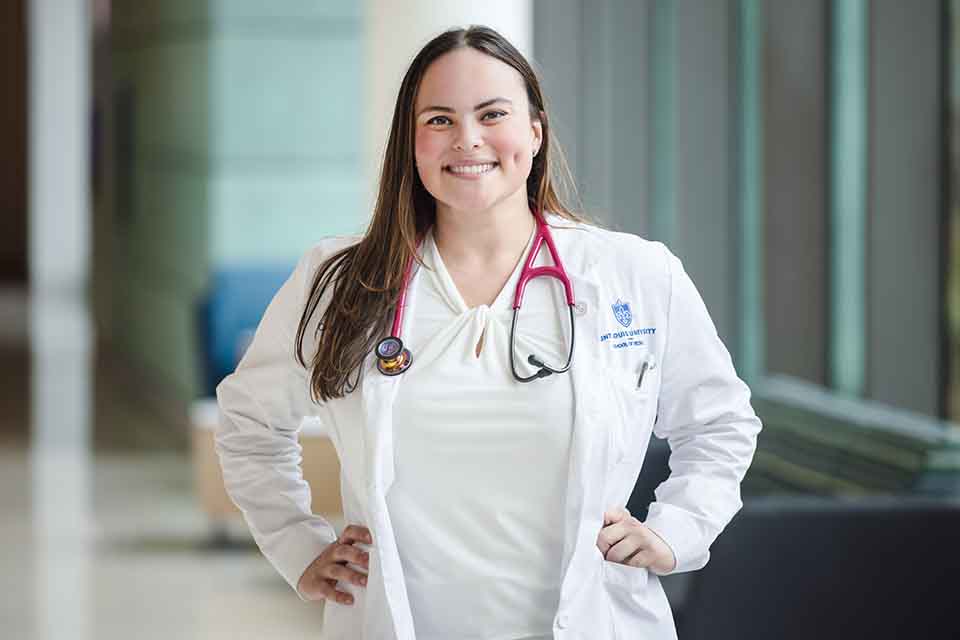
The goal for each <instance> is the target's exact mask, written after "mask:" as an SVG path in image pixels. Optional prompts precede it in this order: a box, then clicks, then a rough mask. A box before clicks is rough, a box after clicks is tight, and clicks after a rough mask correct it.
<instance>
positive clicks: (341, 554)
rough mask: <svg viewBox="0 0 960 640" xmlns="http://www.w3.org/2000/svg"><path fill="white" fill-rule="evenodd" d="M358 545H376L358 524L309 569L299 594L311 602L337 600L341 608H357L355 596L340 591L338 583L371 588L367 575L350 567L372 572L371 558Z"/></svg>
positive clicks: (298, 584)
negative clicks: (353, 565) (347, 581)
mask: <svg viewBox="0 0 960 640" xmlns="http://www.w3.org/2000/svg"><path fill="white" fill-rule="evenodd" d="M354 542H363V543H366V544H373V537H372V536H371V535H370V530H369V529H367V528H366V527H362V526H360V525H357V524H351V525H349V526H348V527H347V528H345V529H344V530H343V533H342V534H341V535H340V537H339V538H338V539H337V541H336V542H334V543H332V544H330V545H328V546H327V548H326V549H324V550H323V552H322V553H321V554H320V555H319V556H317V558H316V560H314V561H313V562H311V563H310V566H308V567H307V568H306V570H305V571H304V572H303V575H302V576H300V580H299V581H298V582H297V591H299V592H300V593H301V594H302V595H303V597H304V598H306V599H307V600H333V601H335V602H338V603H340V604H353V596H352V595H350V594H349V593H344V592H343V591H337V590H336V586H337V581H338V580H349V581H350V582H352V583H353V584H356V585H359V586H361V587H365V586H367V574H365V573H361V572H359V571H354V570H353V569H351V568H349V567H348V566H347V563H348V562H349V563H351V564H355V565H357V566H360V567H364V568H367V569H368V570H369V566H370V554H368V553H367V552H366V551H364V550H363V549H360V548H359V547H355V546H353V543H354Z"/></svg>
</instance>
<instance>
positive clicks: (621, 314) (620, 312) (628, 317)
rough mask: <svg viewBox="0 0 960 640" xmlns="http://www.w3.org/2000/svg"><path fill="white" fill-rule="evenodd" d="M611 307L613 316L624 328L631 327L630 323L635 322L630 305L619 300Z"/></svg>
mask: <svg viewBox="0 0 960 640" xmlns="http://www.w3.org/2000/svg"><path fill="white" fill-rule="evenodd" d="M610 306H611V308H612V309H613V316H614V317H615V318H616V319H617V322H619V323H620V324H622V325H623V326H624V327H629V326H630V323H631V322H633V314H632V313H630V303H629V302H623V301H621V300H620V298H617V301H616V302H614V303H613V304H612V305H610Z"/></svg>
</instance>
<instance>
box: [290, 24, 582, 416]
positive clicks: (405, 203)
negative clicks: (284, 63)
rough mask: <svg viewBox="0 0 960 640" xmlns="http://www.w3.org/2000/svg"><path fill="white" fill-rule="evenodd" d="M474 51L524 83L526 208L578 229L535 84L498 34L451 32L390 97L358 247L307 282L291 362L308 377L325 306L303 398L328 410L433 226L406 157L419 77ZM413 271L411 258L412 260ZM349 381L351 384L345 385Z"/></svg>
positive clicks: (426, 197)
mask: <svg viewBox="0 0 960 640" xmlns="http://www.w3.org/2000/svg"><path fill="white" fill-rule="evenodd" d="M463 47H472V48H473V49H476V50H477V51H480V52H481V53H485V54H487V55H489V56H492V57H494V58H496V59H497V60H500V61H501V62H504V63H506V64H508V65H510V66H511V67H513V68H514V69H516V70H517V71H518V72H519V73H520V75H521V76H522V77H523V80H524V83H525V85H526V89H527V98H528V101H529V103H530V118H531V120H539V121H540V123H541V125H542V127H543V136H542V138H543V140H542V144H541V147H540V150H539V152H538V153H537V155H536V156H534V158H533V166H532V167H531V169H530V175H529V177H528V178H527V195H528V199H529V205H530V208H531V209H532V210H535V211H549V212H552V213H555V214H557V215H560V216H562V217H564V218H567V219H569V220H574V221H577V222H586V218H585V217H584V216H583V215H582V214H580V213H575V212H574V211H573V210H572V209H571V208H570V207H569V206H568V205H567V204H566V203H565V201H564V199H563V197H561V194H560V193H558V189H559V190H560V191H561V192H563V191H565V192H567V193H569V194H571V195H572V196H573V197H576V187H575V185H574V182H573V179H572V177H571V175H570V170H569V168H568V166H567V163H566V160H565V158H564V156H563V152H562V151H561V150H560V148H559V145H558V144H557V142H556V140H554V139H553V137H552V134H551V129H550V125H549V120H548V118H547V112H546V106H545V101H544V97H543V93H542V91H541V90H540V82H539V80H538V79H537V75H536V74H535V73H534V71H533V69H532V68H531V66H530V64H529V63H528V62H527V60H526V59H525V58H524V57H523V55H522V54H521V53H520V52H519V51H517V49H516V48H515V47H514V46H513V45H512V44H510V42H509V41H507V39H506V38H504V37H503V36H501V35H500V34H499V33H497V32H496V31H494V30H493V29H490V28H489V27H485V26H477V25H475V26H471V27H469V28H467V29H451V30H449V31H446V32H444V33H442V34H440V35H439V36H437V37H436V38H434V39H433V40H431V41H430V42H428V43H427V44H426V45H425V46H424V47H423V49H421V50H420V52H419V53H418V54H417V56H416V57H415V58H414V59H413V62H412V63H411V64H410V68H409V69H407V73H406V75H404V77H403V83H402V84H401V85H400V91H399V93H398V94H397V103H396V106H395V107H394V110H393V122H392V124H391V125H390V136H389V138H388V140H387V149H386V152H385V154H384V158H383V165H382V168H381V171H380V184H379V189H378V193H377V201H376V205H375V207H374V211H373V217H372V218H371V219H370V224H369V226H368V227H367V230H366V233H365V234H364V236H363V238H362V239H361V240H360V242H359V243H357V244H353V245H351V246H348V247H346V248H344V249H341V250H339V251H337V252H336V253H334V254H333V255H332V256H331V257H330V258H328V259H327V260H325V261H324V262H323V264H322V265H321V266H320V268H319V269H318V270H317V273H316V276H315V277H314V279H313V284H312V286H311V290H310V295H309V297H308V300H307V305H306V308H305V309H304V312H303V316H302V317H301V319H300V325H299V327H298V329H297V338H296V346H297V349H296V356H297V361H298V362H299V363H300V364H301V365H303V366H304V367H307V361H306V360H307V358H305V356H304V353H303V347H304V340H305V338H306V334H307V331H308V326H310V325H311V322H310V321H311V318H312V317H313V315H314V314H315V313H316V312H317V309H318V308H319V306H320V301H321V299H323V298H324V296H326V295H327V294H328V289H330V288H331V287H332V294H331V295H329V304H327V306H326V308H325V309H324V311H323V314H322V316H321V318H320V321H319V323H317V324H316V328H315V330H314V331H313V336H312V337H313V338H318V336H319V338H318V340H317V343H316V350H315V351H314V352H313V355H312V357H311V358H310V363H309V368H310V371H311V375H310V390H311V394H312V396H313V397H314V399H319V400H320V401H326V400H329V399H331V398H339V397H343V396H344V395H346V394H347V393H350V392H351V391H353V390H354V389H355V388H356V387H357V384H358V383H359V380H360V376H361V374H362V372H363V361H364V358H365V357H366V355H367V354H368V353H370V352H371V351H372V350H373V348H374V346H375V345H376V343H377V341H379V340H380V338H381V337H382V336H384V335H386V332H387V331H389V328H390V323H391V322H392V319H393V318H392V315H393V314H392V313H391V312H392V310H393V307H394V304H395V303H396V300H397V298H398V297H399V294H400V287H401V285H402V281H403V275H404V270H405V267H406V265H407V262H408V261H409V260H410V257H411V256H416V246H417V239H418V238H419V237H420V236H421V235H422V234H423V233H424V232H425V231H426V230H427V229H428V228H429V227H430V226H431V225H432V224H433V222H434V219H435V217H436V202H435V200H434V198H433V196H432V195H430V192H428V191H427V189H426V188H425V187H424V185H423V183H422V182H421V181H420V176H419V174H418V173H417V169H416V166H415V164H416V161H415V154H414V151H415V150H414V139H415V138H414V135H415V133H414V129H415V117H414V105H415V102H416V98H417V92H418V91H419V88H420V81H421V80H422V78H423V76H424V74H425V73H426V71H427V68H428V67H429V66H430V64H431V63H432V62H433V61H434V60H436V59H437V58H439V57H440V56H442V55H444V54H446V53H449V52H450V51H453V50H456V49H461V48H463ZM416 259H417V260H418V261H419V258H416ZM353 374H355V375H356V377H355V379H354V380H353V381H351V380H350V377H351V375H353Z"/></svg>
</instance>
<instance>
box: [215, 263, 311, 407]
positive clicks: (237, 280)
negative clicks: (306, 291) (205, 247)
mask: <svg viewBox="0 0 960 640" xmlns="http://www.w3.org/2000/svg"><path fill="white" fill-rule="evenodd" d="M293 269H294V264H292V263H291V264H289V265H279V266H278V265H267V266H264V265H257V266H249V267H235V268H228V269H220V270H218V271H216V272H214V274H213V276H212V277H211V279H210V286H209V289H208V293H207V295H206V296H204V298H203V299H202V300H201V301H200V304H199V309H198V325H199V326H198V335H199V350H200V358H201V363H200V370H201V372H202V380H203V386H202V395H204V396H212V395H214V392H215V390H216V388H217V385H218V384H220V381H221V380H223V379H224V378H225V377H226V376H227V375H229V374H230V373H232V372H233V370H234V369H236V367H237V363H239V362H240V358H241V357H243V352H244V351H245V350H246V348H247V345H249V344H250V340H251V338H252V337H253V333H254V331H255V330H256V328H257V325H258V324H259V323H260V319H261V318H262V317H263V312H264V311H266V309H267V305H268V304H270V301H271V300H272V299H273V296H274V295H275V294H276V293H277V291H278V290H279V289H280V287H281V286H282V285H283V283H284V282H285V281H286V280H287V278H288V277H289V276H290V274H291V273H292V272H293Z"/></svg>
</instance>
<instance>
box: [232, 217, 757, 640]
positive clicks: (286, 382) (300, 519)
mask: <svg viewBox="0 0 960 640" xmlns="http://www.w3.org/2000/svg"><path fill="white" fill-rule="evenodd" d="M547 220H548V222H549V223H550V225H551V227H552V233H553V236H554V240H555V242H556V245H557V250H558V253H559V254H560V256H561V260H562V261H563V263H564V266H565V268H566V271H567V274H568V276H569V277H570V280H571V282H572V285H573V290H574V296H575V299H576V301H577V302H578V309H577V313H576V323H577V325H576V341H575V345H576V347H575V353H574V357H573V365H572V366H571V368H570V372H569V373H568V374H565V375H570V376H571V382H572V385H573V393H574V398H575V401H574V424H573V436H572V441H571V445H570V447H571V448H570V463H569V464H570V466H569V479H568V484H567V494H566V499H565V501H564V502H563V504H564V505H565V507H564V508H565V522H566V530H565V532H564V537H565V543H564V550H563V557H562V563H563V568H564V570H563V576H564V577H563V581H562V585H561V589H560V600H559V606H558V609H557V611H556V614H555V616H554V627H553V631H554V637H555V638H557V639H564V640H606V639H609V640H614V639H615V638H616V639H626V638H630V639H634V638H649V639H656V640H661V639H667V638H676V631H675V627H674V622H673V616H672V614H671V611H670V606H669V603H668V602H667V599H666V596H665V594H664V591H663V588H662V586H661V585H660V581H659V578H658V576H657V575H656V574H654V573H653V572H652V571H649V570H647V569H643V568H636V567H630V566H627V565H623V564H619V563H614V562H610V561H607V560H605V559H604V557H603V555H602V553H601V552H600V550H599V549H598V548H597V544H596V543H597V535H598V534H599V532H600V529H601V528H602V526H603V514H604V511H605V510H608V509H612V508H616V507H622V506H624V505H625V504H626V502H627V499H628V498H629V496H630V494H631V491H632V490H633V487H634V484H635V482H636V479H637V475H638V473H639V471H640V467H641V465H642V463H643V459H644V456H645V454H646V450H647V445H648V442H649V439H650V434H651V431H653V433H655V434H656V435H657V436H659V437H662V438H666V439H667V440H668V442H669V445H670V449H671V455H670V469H671V474H670V477H669V478H668V479H667V480H666V481H665V482H663V483H662V484H661V485H660V486H659V487H658V488H657V490H656V500H655V501H654V502H653V503H652V504H651V505H650V509H649V514H648V517H647V519H646V521H645V522H646V524H647V526H648V527H650V528H651V529H652V530H653V531H655V532H656V533H657V534H659V535H660V536H661V537H662V538H663V539H664V540H665V541H666V542H667V544H668V545H669V546H670V547H671V549H672V550H673V552H674V554H675V556H676V559H677V566H676V568H675V569H674V572H683V571H693V570H696V569H700V568H701V567H703V566H704V565H706V563H707V560H708V559H709V557H710V552H709V547H710V545H711V544H712V543H713V541H714V539H715V538H716V537H717V535H718V534H719V533H720V532H721V531H722V530H723V528H724V527H725V526H726V525H727V523H728V522H729V521H730V519H731V518H732V517H733V516H734V514H735V513H736V512H737V511H738V510H739V509H740V507H741V506H742V503H741V499H740V482H741V481H742V479H743V476H744V474H745V473H746V470H747V468H748V466H749V465H750V462H751V460H752V458H753V454H754V451H755V448H756V439H757V434H758V433H759V431H760V422H759V420H758V419H757V417H756V415H755V414H754V412H753V409H752V408H751V405H750V391H749V389H748V388H747V386H746V385H745V384H744V383H743V382H742V381H741V380H740V379H739V378H738V377H737V375H736V372H735V371H734V368H733V366H732V363H731V360H730V356H729V354H728V352H727V350H726V348H725V347H724V345H723V344H722V342H721V341H720V339H719V337H718V336H717V332H716V329H715V328H714V325H713V323H712V321H711V320H710V317H709V315H708V313H707V310H706V308H705V306H704V304H703V301H702V300H701V298H700V295H699V294H698V293H697V290H696V288H695V287H694V285H693V283H692V282H691V280H690V278H689V277H688V276H687V274H686V273H685V272H684V270H683V267H682V265H681V263H680V261H679V260H678V259H677V258H676V257H675V256H674V255H673V254H672V253H670V252H669V251H668V250H667V248H666V247H665V246H664V245H662V244H660V243H657V242H650V241H647V240H644V239H641V238H639V237H637V236H634V235H631V234H626V233H617V232H612V231H608V230H604V229H599V228H597V227H592V226H587V225H581V224H577V223H573V222H570V221H567V220H564V219H562V218H560V217H558V216H554V215H548V217H547ZM356 240H357V238H356V237H336V238H328V239H325V240H323V241H321V242H320V243H319V244H318V245H317V246H315V247H314V248H313V249H312V250H310V251H309V252H308V253H307V254H306V255H305V256H304V257H303V258H302V259H301V260H300V262H299V264H298V265H297V267H296V269H295V271H294V273H293V274H292V275H291V277H290V278H289V280H288V281H287V282H286V283H285V284H284V285H283V287H282V288H281V289H280V291H279V292H278V293H277V295H276V297H275V298H274V299H273V301H272V302H271V304H270V306H269V308H268V309H267V311H266V313H265V315H264V317H263V320H262V321H261V324H260V326H259V328H258V330H257V332H256V335H255V337H254V339H253V342H252V343H251V345H250V347H249V349H248V351H247V353H246V355H245V357H244V358H243V360H242V361H241V363H240V365H239V366H238V367H237V370H236V372H235V373H233V374H231V375H230V376H228V377H227V378H226V379H224V381H223V382H222V383H221V384H220V385H219V386H218V388H217V398H218V401H219V405H220V409H221V421H220V427H219V430H218V432H217V436H216V446H217V451H218V453H219V455H220V460H221V464H222V468H223V475H224V482H225V485H226V488H227V490H228V492H229V494H230V496H231V497H232V499H233V500H234V502H235V503H236V504H237V506H238V507H239V508H240V509H241V510H242V511H243V514H244V517H245V518H246V521H247V523H248V525H249V527H250V530H251V532H252V534H253V536H254V538H255V540H256V542H257V544H258V545H259V547H260V549H261V550H262V552H263V554H264V555H265V556H266V558H267V559H268V560H269V561H270V562H271V563H272V564H273V566H274V567H275V568H276V569H277V570H278V571H279V573H280V574H281V575H282V576H283V577H284V578H285V579H286V580H287V582H288V583H289V584H290V585H291V586H292V587H294V588H296V584H297V581H298V580H299V578H300V576H301V574H302V573H303V571H304V569H305V568H306V567H307V565H308V564H310V562H312V561H313V560H314V559H315V558H316V557H317V556H318V555H319V554H320V552H321V551H322V550H323V548H324V547H325V546H326V545H327V544H329V543H330V542H332V541H334V540H335V539H336V532H335V531H334V529H333V528H332V527H331V526H330V524H329V523H328V522H327V521H326V520H324V519H323V518H321V517H319V516H317V515H314V514H313V513H311V510H310V491H309V488H308V486H307V485H306V483H305V482H304V481H303V479H302V475H301V472H300V466H299V465H300V457H301V449H300V446H299V444H298V430H299V427H300V424H301V421H302V420H303V419H304V418H313V419H319V420H320V421H322V422H323V423H324V425H325V426H326V427H327V429H328V431H329V433H330V437H331V439H332V441H333V444H334V446H335V448H336V451H337V455H338V457H339V459H340V463H341V492H342V498H343V508H344V519H345V521H346V522H347V523H350V524H360V525H364V526H366V527H368V528H369V529H370V531H371V534H372V536H373V541H374V543H373V545H372V546H369V547H367V546H366V545H360V546H362V547H363V548H365V549H368V550H370V551H371V554H370V565H369V578H368V585H367V587H366V588H363V587H358V586H355V585H352V584H347V583H344V582H340V583H339V584H338V588H339V589H341V590H344V591H347V592H349V593H352V594H353V595H354V598H355V601H354V604H353V605H341V604H337V603H335V602H327V603H326V608H325V612H324V624H323V629H322V632H321V634H320V635H319V636H318V637H320V638H323V639H324V640H334V639H336V640H340V639H343V640H346V639H350V640H357V639H367V640H374V639H377V640H380V639H384V638H397V639H402V640H413V639H414V638H415V632H414V625H413V618H412V616H411V612H410V606H409V602H408V598H407V591H406V587H405V583H404V575H403V569H402V566H401V563H400V557H399V555H398V552H397V547H396V541H395V538H394V535H393V530H392V527H391V522H390V516H389V513H388V511H387V503H386V499H385V496H386V492H387V490H388V489H389V488H390V485H391V483H392V481H393V477H394V458H393V455H394V454H393V435H392V428H393V423H392V410H391V408H392V404H393V401H394V398H395V397H396V394H397V393H402V391H403V376H402V375H400V376H395V377H386V376H383V375H380V374H379V373H378V372H377V371H376V368H375V365H374V357H373V355H372V354H371V355H370V356H368V358H367V360H366V362H365V372H364V376H363V381H362V383H361V385H360V387H359V388H358V389H357V390H356V391H355V392H354V393H351V394H348V395H347V396H346V397H344V398H339V399H335V400H332V401H330V402H326V403H324V404H322V405H317V404H315V403H313V402H312V401H311V400H310V396H309V391H308V384H309V376H308V373H307V371H306V370H304V368H303V367H300V366H299V364H297V363H296V362H295V360H294V356H293V354H294V338H295V335H296V329H297V323H298V321H299V319H300V315H301V311H302V310H303V308H304V304H305V301H306V297H307V295H308V292H309V288H310V284H311V282H312V277H313V274H314V273H315V270H316V269H317V267H318V266H319V265H320V263H321V262H322V261H323V260H324V259H325V258H326V257H328V256H329V255H331V254H332V253H333V252H334V251H335V250H336V249H338V248H340V247H343V246H345V245H347V244H349V243H351V242H355V241H356ZM544 250H545V248H544ZM418 277H419V270H418V271H415V273H414V276H413V278H412V280H411V284H410V289H409V292H408V296H407V304H408V305H409V307H408V308H407V310H406V312H405V317H406V318H411V317H413V315H414V313H413V309H414V307H415V305H416V304H417V282H418ZM618 302H622V303H627V304H629V308H630V312H631V318H629V322H628V321H627V319H626V318H625V317H624V315H623V314H621V316H620V317H621V319H622V320H623V322H620V321H618V319H617V317H616V316H615V314H614V311H613V308H612V305H613V304H615V303H618ZM621 309H622V307H621ZM557 312H558V313H565V310H563V309H558V311H557ZM317 317H319V313H318V314H317V316H315V318H317ZM631 330H639V331H638V332H636V333H635V334H633V335H630V334H629V332H630V331H631ZM618 332H627V333H628V335H626V336H620V337H617V334H618ZM608 334H609V337H605V336H608ZM631 342H633V344H631ZM645 358H652V360H651V362H653V363H654V364H655V365H656V366H655V367H653V368H652V369H649V370H648V372H647V373H646V374H645V375H644V379H643V384H642V386H641V387H640V388H639V389H638V388H637V379H638V377H639V372H640V369H641V363H642V362H643V360H644V359H645ZM531 384H536V382H533V383H531ZM477 631H482V630H477Z"/></svg>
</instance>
